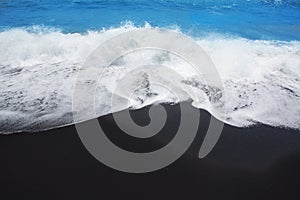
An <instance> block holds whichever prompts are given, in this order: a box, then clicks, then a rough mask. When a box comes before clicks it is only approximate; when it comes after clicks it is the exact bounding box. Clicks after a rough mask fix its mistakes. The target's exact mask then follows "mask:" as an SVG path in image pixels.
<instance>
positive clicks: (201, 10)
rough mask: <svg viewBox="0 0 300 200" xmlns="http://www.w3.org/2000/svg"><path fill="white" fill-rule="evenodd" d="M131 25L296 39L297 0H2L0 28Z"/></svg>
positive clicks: (68, 29) (299, 32)
mask: <svg viewBox="0 0 300 200" xmlns="http://www.w3.org/2000/svg"><path fill="white" fill-rule="evenodd" d="M126 21H131V22H132V23H134V24H135V25H136V26H142V25H144V24H145V22H148V23H149V24H150V25H151V26H154V27H155V26H157V27H174V26H176V27H178V28H180V29H181V30H182V31H183V32H186V33H189V34H190V35H194V36H201V35H203V34H207V33H211V32H214V33H221V34H225V35H233V36H240V37H244V38H248V39H263V40H286V41H291V40H300V1H299V0H287V1H284V0H282V1H278V0H277V1H274V0H248V1H247V0H228V1H225V0H224V1H223V0H166V1H163V0H152V1H150V0H83V1H80V0H77V1H76V0H65V1H61V0H31V1H25V0H2V1H0V30H2V31H3V30H7V29H10V28H16V27H22V28H23V27H25V28H26V27H32V26H35V25H38V26H45V27H54V28H58V29H60V30H61V31H62V32H64V33H74V32H80V33H82V32H86V31H88V30H101V29H103V28H111V27H118V26H120V25H121V24H122V23H125V22H126Z"/></svg>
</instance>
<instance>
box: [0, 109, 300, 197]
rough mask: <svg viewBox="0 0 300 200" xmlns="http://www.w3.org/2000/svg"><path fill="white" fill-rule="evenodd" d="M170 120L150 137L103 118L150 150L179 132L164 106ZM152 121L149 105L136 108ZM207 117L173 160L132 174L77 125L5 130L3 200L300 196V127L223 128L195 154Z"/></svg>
mask: <svg viewBox="0 0 300 200" xmlns="http://www.w3.org/2000/svg"><path fill="white" fill-rule="evenodd" d="M165 107H166V108H167V111H168V122H167V124H166V127H165V128H164V129H163V131H162V132H161V133H159V134H158V135H156V136H154V137H153V138H150V139H144V140H142V139H134V138H132V137H130V136H126V135H125V134H122V133H121V131H120V130H119V129H118V128H117V127H116V126H115V124H114V122H113V119H112V116H111V115H108V116H104V117H101V118H99V121H100V123H101V125H102V126H103V127H104V129H105V130H106V133H108V134H109V138H110V139H111V140H112V141H113V142H114V143H116V144H118V145H119V146H121V147H122V148H124V149H128V150H131V151H135V152H146V151H151V150H154V149H158V148H160V147H162V146H164V145H165V144H167V143H168V142H169V141H170V140H171V139H172V136H174V133H175V132H176V128H177V126H176V124H178V122H179V121H178V120H179V117H178V116H180V111H179V108H178V106H165ZM132 116H133V118H134V119H135V120H136V121H137V123H139V124H141V125H143V124H147V123H148V121H149V119H148V108H144V109H141V110H138V111H133V112H132ZM209 118H210V115H209V114H208V113H207V112H205V111H201V123H200V128H199V131H198V135H197V138H196V139H195V140H194V143H193V144H192V146H191V147H190V148H189V150H188V151H187V152H186V153H185V154H184V155H183V156H182V157H181V158H180V159H179V160H177V161H176V162H174V163H173V164H171V165H170V166H168V167H167V168H164V169H161V170H159V171H156V172H152V173H146V174H128V173H123V172H119V171H116V170H114V169H111V168H109V167H106V166H105V165H103V164H101V163H100V162H98V161H97V160H96V159H94V158H93V156H92V155H90V154H89V153H88V152H87V150H86V149H85V147H84V146H83V144H82V143H81V141H80V139H79V137H78V135H77V133H76V130H75V127H74V126H68V127H64V128H59V129H55V130H50V131H45V132H41V133H21V134H12V135H7V136H5V135H1V136H0V154H1V155H0V159H1V162H0V199H5V200H6V199H21V198H22V199H43V200H45V199H52V200H53V199H139V200H144V199H152V200H156V199H221V198H222V199H223V198H225V199H281V198H282V199H300V132H299V131H295V130H287V129H281V128H272V127H268V126H264V125H259V126H256V127H251V128H243V129H241V128H235V127H231V126H225V128H224V130H223V133H222V135H221V138H220V140H219V141H218V143H217V145H216V146H215V148H214V149H213V151H212V152H211V153H210V154H209V155H208V156H207V157H206V158H204V159H199V158H198V157H197V155H198V151H199V148H200V146H201V144H202V140H203V137H204V134H205V131H206V129H207V124H208V120H209Z"/></svg>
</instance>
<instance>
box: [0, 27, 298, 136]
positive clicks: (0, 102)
mask: <svg viewBox="0 0 300 200" xmlns="http://www.w3.org/2000/svg"><path fill="white" fill-rule="evenodd" d="M146 26H147V27H149V25H146ZM136 28H138V27H135V26H133V25H130V24H127V25H125V26H121V27H119V28H111V29H109V30H102V31H89V32H86V33H81V34H80V33H62V32H60V31H59V30H53V29H47V28H41V27H33V28H31V29H30V30H29V29H28V28H27V29H21V28H16V29H10V30H6V31H2V32H0V132H1V133H13V132H19V131H39V130H44V129H50V128H55V127H59V126H64V125H68V124H72V123H74V122H73V115H72V92H73V89H74V83H75V80H76V75H77V72H78V71H79V70H80V68H81V66H82V64H83V63H84V61H85V59H86V58H87V57H88V55H89V54H90V53H92V52H93V50H95V49H96V48H97V47H98V46H99V45H100V44H101V43H102V42H104V41H106V40H107V39H109V38H111V37H113V36H116V35H118V34H120V33H123V32H125V31H128V30H132V29H136ZM174 31H179V30H174ZM193 39H194V40H195V41H196V42H197V43H198V44H199V45H200V46H201V47H202V48H203V49H204V50H205V51H206V52H207V54H208V55H209V56H210V57H211V59H212V61H213V62H214V64H215V66H216V68H217V70H218V72H219V74H220V76H221V79H222V82H223V86H224V91H223V92H224V94H225V95H220V91H219V90H218V89H216V88H214V87H212V86H209V85H205V83H203V82H202V81H201V80H197V79H195V78H194V77H193V76H192V75H191V76H185V78H184V79H182V80H178V81H179V82H180V83H182V84H185V85H187V86H190V87H193V88H194V89H196V91H198V93H197V95H194V96H190V95H188V93H185V92H180V91H181V90H178V92H179V94H176V97H175V96H172V95H168V94H166V92H165V91H164V90H162V89H161V88H159V87H155V86H152V85H151V79H153V78H155V79H159V78H161V79H164V78H166V77H167V73H162V71H160V74H159V76H157V71H155V70H152V71H151V70H145V71H140V72H139V73H136V74H134V76H133V77H135V79H134V81H133V82H132V84H133V86H137V87H136V94H135V96H133V97H132V99H131V100H130V102H131V105H130V108H131V109H137V108H141V107H144V106H146V105H150V104H154V103H171V104H173V103H178V102H181V101H192V102H193V106H195V107H197V108H202V109H205V110H208V111H210V108H209V107H210V106H211V104H214V105H216V104H219V106H224V107H222V109H225V114H224V115H219V114H218V112H212V114H213V115H215V117H217V118H218V119H221V120H222V121H224V122H225V123H228V124H231V125H234V126H237V127H245V126H251V125H254V124H256V123H263V124H267V125H271V126H281V127H288V128H295V129H299V128H300V77H299V74H300V42H298V41H290V42H286V41H264V40H248V39H245V38H240V37H233V36H224V35H221V34H217V33H209V34H207V36H201V37H198V38H197V37H194V38H193ZM145 55H147V56H148V57H149V58H150V60H151V62H152V63H154V64H155V62H157V63H160V64H161V63H162V62H163V64H164V65H166V66H175V67H176V68H177V69H178V70H179V71H180V73H183V74H187V75H188V74H189V72H188V71H186V70H188V69H189V68H187V67H185V64H184V63H182V62H180V61H179V60H178V59H176V58H173V57H172V56H169V57H168V59H166V55H165V54H163V53H162V54H157V53H153V52H150V51H149V52H144V53H143V54H141V53H132V54H130V55H129V56H127V57H126V58H122V60H121V61H120V62H117V64H116V63H113V64H116V65H118V66H119V67H117V68H112V70H111V71H110V72H109V77H108V79H107V80H109V81H107V82H105V81H103V82H102V85H101V88H100V89H99V91H98V92H97V94H96V97H97V98H98V99H100V102H101V104H99V105H98V106H96V109H97V110H96V113H97V115H98V116H102V115H106V114H109V113H110V112H111V111H110V110H109V109H107V106H106V105H107V104H108V103H109V102H110V96H109V95H108V94H110V93H111V92H112V85H113V82H114V81H115V80H116V77H117V76H120V74H122V73H123V72H124V73H125V72H126V68H127V66H129V65H137V64H139V63H140V62H142V61H143V59H144V57H145ZM223 102H225V103H226V105H224V104H223ZM83 106H84V105H83ZM217 107H218V106H217ZM83 108H84V107H83ZM122 109H124V108H122ZM81 112H82V119H83V120H84V119H85V114H84V109H82V111H81ZM85 120H87V119H85Z"/></svg>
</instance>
